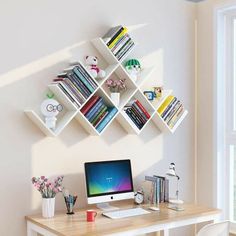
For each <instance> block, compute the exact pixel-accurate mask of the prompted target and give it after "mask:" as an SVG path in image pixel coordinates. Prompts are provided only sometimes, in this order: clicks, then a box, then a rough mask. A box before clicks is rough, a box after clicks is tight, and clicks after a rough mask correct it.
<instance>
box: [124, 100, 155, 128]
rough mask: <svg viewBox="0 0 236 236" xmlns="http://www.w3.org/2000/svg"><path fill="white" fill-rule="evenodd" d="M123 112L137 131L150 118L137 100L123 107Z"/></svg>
mask: <svg viewBox="0 0 236 236" xmlns="http://www.w3.org/2000/svg"><path fill="white" fill-rule="evenodd" d="M124 111H125V113H126V114H127V115H128V117H129V118H130V119H131V120H132V121H133V123H134V124H135V125H136V126H137V128H138V129H142V128H143V126H144V125H145V124H146V122H147V121H148V120H149V119H150V117H151V116H150V114H149V113H148V112H147V110H146V109H145V108H144V106H143V105H142V104H141V102H140V101H139V100H134V101H132V102H131V103H129V104H127V105H126V106H125V107H124Z"/></svg>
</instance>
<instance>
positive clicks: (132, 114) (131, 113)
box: [125, 108, 144, 129]
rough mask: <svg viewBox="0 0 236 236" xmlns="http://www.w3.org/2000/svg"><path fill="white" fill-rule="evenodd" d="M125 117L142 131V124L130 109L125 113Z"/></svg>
mask: <svg viewBox="0 0 236 236" xmlns="http://www.w3.org/2000/svg"><path fill="white" fill-rule="evenodd" d="M125 112H126V113H127V115H128V116H129V117H130V118H131V119H132V121H133V122H134V123H135V124H136V126H137V127H138V128H139V129H142V127H143V125H144V124H143V123H142V122H141V121H140V120H139V119H138V117H137V116H136V115H135V114H134V113H133V112H132V110H131V108H128V109H127V110H126V111H125Z"/></svg>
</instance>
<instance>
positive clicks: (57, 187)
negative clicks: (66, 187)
mask: <svg viewBox="0 0 236 236" xmlns="http://www.w3.org/2000/svg"><path fill="white" fill-rule="evenodd" d="M63 178H64V177H63V176H58V177H57V178H55V179H54V181H50V180H49V179H48V178H46V177H45V176H41V177H33V178H32V183H33V185H34V187H35V188H36V189H37V190H38V191H39V192H40V193H41V195H42V198H43V202H42V213H43V217H46V218H50V217H53V216H54V211H55V196H56V194H57V193H59V192H62V190H63V187H62V181H63Z"/></svg>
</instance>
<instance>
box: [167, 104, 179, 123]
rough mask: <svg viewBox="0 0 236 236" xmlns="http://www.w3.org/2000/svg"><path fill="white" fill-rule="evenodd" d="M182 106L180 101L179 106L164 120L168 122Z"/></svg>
mask: <svg viewBox="0 0 236 236" xmlns="http://www.w3.org/2000/svg"><path fill="white" fill-rule="evenodd" d="M181 106H182V104H181V102H180V101H178V102H177V104H176V105H175V106H174V107H173V108H172V109H171V112H170V113H169V114H168V115H167V116H166V117H165V118H164V120H165V121H166V122H168V121H169V120H170V119H171V118H172V116H173V115H174V114H175V113H176V111H178V109H179V108H180V107H181Z"/></svg>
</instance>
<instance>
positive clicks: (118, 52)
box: [114, 38, 132, 56]
mask: <svg viewBox="0 0 236 236" xmlns="http://www.w3.org/2000/svg"><path fill="white" fill-rule="evenodd" d="M131 42H132V39H131V38H128V40H127V41H126V42H125V43H124V44H123V45H122V47H121V48H120V49H119V50H118V51H117V52H116V53H114V54H115V56H119V55H120V54H122V53H123V52H124V50H125V49H126V48H127V47H129V45H130V44H131Z"/></svg>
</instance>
